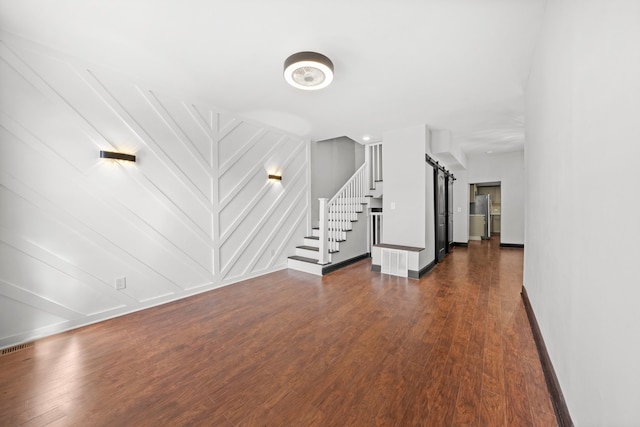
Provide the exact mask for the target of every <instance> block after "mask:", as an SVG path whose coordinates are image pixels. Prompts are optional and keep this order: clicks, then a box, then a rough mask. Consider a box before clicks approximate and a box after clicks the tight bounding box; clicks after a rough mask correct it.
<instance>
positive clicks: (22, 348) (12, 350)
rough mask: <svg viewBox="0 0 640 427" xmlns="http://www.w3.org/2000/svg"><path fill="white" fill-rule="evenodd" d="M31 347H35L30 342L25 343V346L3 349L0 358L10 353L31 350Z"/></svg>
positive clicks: (19, 345)
mask: <svg viewBox="0 0 640 427" xmlns="http://www.w3.org/2000/svg"><path fill="white" fill-rule="evenodd" d="M31 347H33V343H32V342H28V343H25V344H18V345H14V346H13V347H9V348H5V349H3V350H2V352H1V353H0V356H4V355H6V354H9V353H15V352H16V351H20V350H24V349H27V348H31Z"/></svg>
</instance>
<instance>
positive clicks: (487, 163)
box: [453, 151, 525, 245]
mask: <svg viewBox="0 0 640 427" xmlns="http://www.w3.org/2000/svg"><path fill="white" fill-rule="evenodd" d="M453 174H454V175H455V177H456V181H455V183H454V189H453V197H454V206H453V208H454V212H455V214H454V218H453V221H454V223H453V233H454V238H453V240H454V241H455V242H467V241H468V240H469V184H473V183H479V182H495V181H500V183H501V188H500V191H501V194H500V205H501V206H500V207H501V219H500V220H501V224H500V228H501V230H500V243H507V244H519V245H521V244H524V197H525V196H524V195H525V185H524V153H523V152H521V151H516V152H510V153H494V154H490V155H489V154H474V155H471V156H467V170H466V171H458V170H454V171H453ZM458 208H460V210H461V212H458Z"/></svg>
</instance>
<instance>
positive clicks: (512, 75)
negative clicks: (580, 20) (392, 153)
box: [0, 0, 546, 153]
mask: <svg viewBox="0 0 640 427" xmlns="http://www.w3.org/2000/svg"><path fill="white" fill-rule="evenodd" d="M545 2H546V0H483V1H481V0H396V1H388V0H356V1H354V0H341V1H334V0H316V1H308V0H295V1H293V0H271V1H267V0H235V1H232V0H227V1H222V0H180V1H178V0H174V1H169V0H166V1H159V0H56V1H51V0H19V1H16V0H0V27H2V29H3V30H5V31H8V32H10V33H14V34H17V35H19V36H22V37H24V38H26V39H29V40H32V41H35V42H38V43H41V44H44V45H46V46H49V47H53V48H55V49H57V50H60V51H63V52H66V53H68V54H71V55H74V56H77V57H80V58H82V59H84V60H87V61H90V62H92V63H96V64H99V65H103V66H108V67H110V68H112V69H116V70H118V71H120V72H123V73H125V74H126V75H128V76H131V77H132V78H135V79H138V80H143V81H145V82H146V83H147V84H148V85H149V87H150V88H151V89H156V90H169V91H172V92H177V93H181V94H184V95H186V96H191V97H193V98H194V99H198V100H202V101H205V102H207V103H209V104H210V105H211V106H215V107H218V108H221V109H224V110H227V111H229V112H233V113H235V114H238V115H241V116H244V117H248V118H253V119H256V120H258V121H261V122H263V123H266V124H270V125H272V126H275V127H278V128H281V129H284V130H286V131H289V132H292V133H295V134H298V135H301V136H305V137H309V138H311V139H313V140H322V139H328V138H333V137H338V136H342V135H346V136H349V137H351V138H352V139H354V140H358V141H362V136H364V135H370V136H371V137H372V140H373V141H376V140H381V138H382V134H383V132H384V131H386V130H391V129H398V128H402V127H406V126H412V125H417V124H427V125H428V126H430V127H432V128H435V129H449V130H451V131H452V133H453V137H454V141H457V142H458V143H459V144H460V146H461V147H462V149H463V150H464V151H465V152H467V153H471V152H476V151H487V150H492V151H494V152H500V151H515V150H522V147H523V142H524V87H525V83H526V79H527V76H528V72H529V67H530V64H531V60H532V55H533V51H534V47H535V41H536V36H537V33H538V30H539V27H540V23H541V20H542V14H543V11H544V6H545ZM303 50H313V51H317V52H321V53H323V54H325V55H327V56H328V57H329V58H331V60H332V61H333V63H334V65H335V80H334V82H333V84H332V85H331V86H329V87H328V88H326V89H323V90H321V91H315V92H305V91H300V90H297V89H294V88H292V87H290V86H288V85H287V84H286V83H285V81H284V79H283V77H282V69H283V62H284V60H285V59H286V58H287V57H288V56H289V55H291V54H292V53H295V52H298V51H303Z"/></svg>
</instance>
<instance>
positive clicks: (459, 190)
mask: <svg viewBox="0 0 640 427" xmlns="http://www.w3.org/2000/svg"><path fill="white" fill-rule="evenodd" d="M451 172H453V176H455V177H456V180H455V181H453V241H454V242H456V243H467V242H468V241H469V179H468V173H467V171H466V170H464V169H462V170H453V171H451Z"/></svg>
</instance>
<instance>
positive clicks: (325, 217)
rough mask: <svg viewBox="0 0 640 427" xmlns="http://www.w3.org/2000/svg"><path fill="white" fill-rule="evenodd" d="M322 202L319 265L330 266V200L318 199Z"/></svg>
mask: <svg viewBox="0 0 640 427" xmlns="http://www.w3.org/2000/svg"><path fill="white" fill-rule="evenodd" d="M318 201H319V202H320V225H319V227H318V228H319V237H318V239H319V240H318V241H319V243H320V245H319V254H318V264H323V265H324V264H329V250H328V243H329V233H328V231H329V208H328V204H327V202H328V201H329V199H318Z"/></svg>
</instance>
